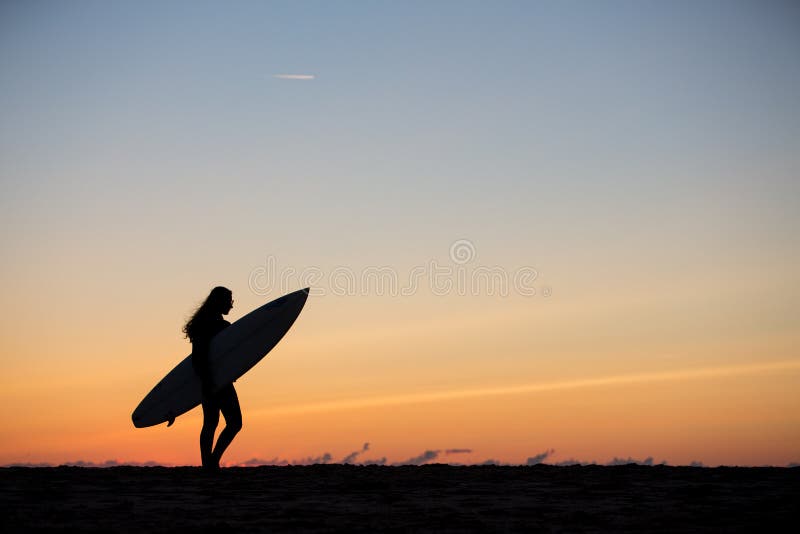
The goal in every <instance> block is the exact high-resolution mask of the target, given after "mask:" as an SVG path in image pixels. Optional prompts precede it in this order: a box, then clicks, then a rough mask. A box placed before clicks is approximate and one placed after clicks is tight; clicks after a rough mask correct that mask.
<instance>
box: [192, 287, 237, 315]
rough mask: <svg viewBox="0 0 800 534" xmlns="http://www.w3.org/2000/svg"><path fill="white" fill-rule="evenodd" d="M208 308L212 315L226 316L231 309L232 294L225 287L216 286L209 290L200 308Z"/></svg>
mask: <svg viewBox="0 0 800 534" xmlns="http://www.w3.org/2000/svg"><path fill="white" fill-rule="evenodd" d="M204 306H208V308H209V311H210V312H212V313H221V314H222V315H227V314H228V312H229V311H231V308H233V292H232V291H231V290H230V289H228V288H227V287H222V286H217V287H215V288H214V289H212V290H211V293H209V294H208V297H206V301H205V302H204V303H203V304H202V305H201V306H200V307H201V308H202V307H204Z"/></svg>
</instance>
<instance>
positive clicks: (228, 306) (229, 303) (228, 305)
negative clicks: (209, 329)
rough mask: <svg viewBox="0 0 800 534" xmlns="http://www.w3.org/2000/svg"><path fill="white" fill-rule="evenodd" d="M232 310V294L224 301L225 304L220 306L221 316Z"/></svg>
mask: <svg viewBox="0 0 800 534" xmlns="http://www.w3.org/2000/svg"><path fill="white" fill-rule="evenodd" d="M231 308H233V294H231V298H230V300H228V301H226V302H225V304H223V305H222V315H228V312H229V311H231Z"/></svg>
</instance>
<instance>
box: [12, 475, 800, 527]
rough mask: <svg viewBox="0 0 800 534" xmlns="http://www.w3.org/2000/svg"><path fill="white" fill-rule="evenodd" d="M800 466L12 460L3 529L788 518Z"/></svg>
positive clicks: (768, 523)
mask: <svg viewBox="0 0 800 534" xmlns="http://www.w3.org/2000/svg"><path fill="white" fill-rule="evenodd" d="M799 475H800V471H798V470H797V469H789V468H728V467H720V468H695V467H669V466H637V465H627V466H615V467H608V466H569V467H555V466H548V465H538V466H532V467H505V466H503V467H501V466H472V467H465V466H449V465H425V466H409V467H383V466H348V465H314V466H291V467H252V468H229V469H222V470H221V472H219V473H218V474H216V475H209V474H206V473H204V472H203V471H201V470H200V469H198V468H195V467H173V468H165V467H113V468H82V467H53V468H3V469H0V506H2V518H1V519H0V524H2V525H3V531H5V532H10V531H54V530H63V529H71V528H77V529H80V530H81V531H84V532H86V531H119V532H152V531H167V530H170V531H172V530H176V529H180V530H189V529H191V530H214V531H219V530H228V531H244V532H253V531H262V532H266V531H271V532H273V531H306V532H332V531H361V532H368V531H369V532H374V531H390V532H479V531H492V532H521V531H545V532H594V531H598V532H599V531H606V532H620V531H649V532H683V531H697V532H715V531H716V532H723V531H724V532H752V531H755V530H765V529H766V530H769V531H781V530H785V531H788V530H789V527H788V526H785V527H782V526H781V525H791V524H792V521H791V520H792V519H793V518H795V517H796V513H795V512H794V511H793V505H794V504H796V503H797V502H800V476H799Z"/></svg>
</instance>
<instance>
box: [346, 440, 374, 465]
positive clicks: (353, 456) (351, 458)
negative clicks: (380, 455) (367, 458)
mask: <svg viewBox="0 0 800 534" xmlns="http://www.w3.org/2000/svg"><path fill="white" fill-rule="evenodd" d="M368 450H369V443H365V444H364V446H363V447H361V450H358V451H353V452H351V453H350V454H348V455H347V456H345V457H344V459H343V460H342V463H343V464H351V463H353V461H354V460H355V459H356V458H358V455H359V454H361V453H362V452H367V451H368Z"/></svg>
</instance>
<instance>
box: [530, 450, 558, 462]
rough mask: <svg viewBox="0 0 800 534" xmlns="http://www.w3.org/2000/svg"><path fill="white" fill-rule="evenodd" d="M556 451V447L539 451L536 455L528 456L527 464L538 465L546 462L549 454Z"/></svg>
mask: <svg viewBox="0 0 800 534" xmlns="http://www.w3.org/2000/svg"><path fill="white" fill-rule="evenodd" d="M555 452H556V450H555V449H547V450H546V451H544V452H542V453H539V454H537V455H535V456H531V457H530V458H528V461H527V462H525V465H537V464H540V463H542V462H544V461H545V460H546V459H547V457H548V456H552V455H553V454H554V453H555Z"/></svg>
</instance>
